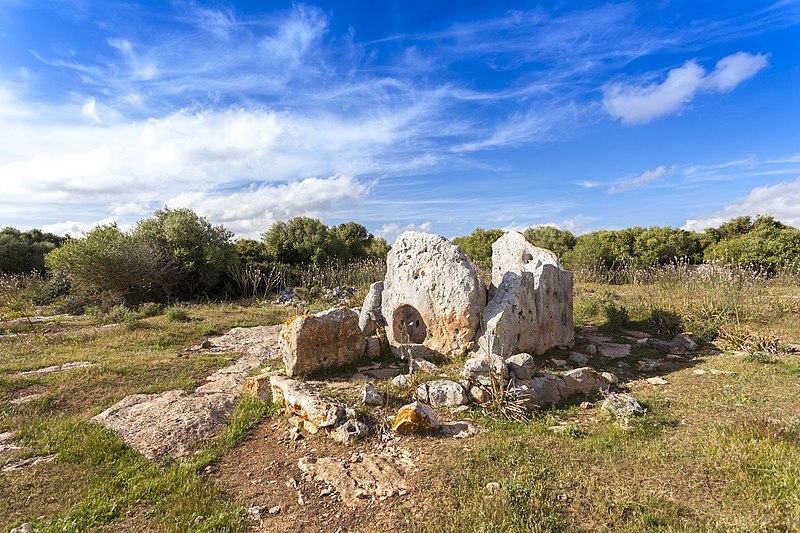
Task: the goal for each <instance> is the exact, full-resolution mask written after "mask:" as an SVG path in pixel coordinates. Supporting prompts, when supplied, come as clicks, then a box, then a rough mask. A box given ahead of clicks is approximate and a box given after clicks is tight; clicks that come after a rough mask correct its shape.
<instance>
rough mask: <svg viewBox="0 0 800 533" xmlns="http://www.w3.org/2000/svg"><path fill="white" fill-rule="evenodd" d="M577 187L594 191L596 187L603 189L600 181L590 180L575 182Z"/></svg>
mask: <svg viewBox="0 0 800 533" xmlns="http://www.w3.org/2000/svg"><path fill="white" fill-rule="evenodd" d="M574 184H575V185H579V186H580V187H583V188H585V189H593V188H595V187H602V186H603V184H602V183H600V182H599V181H590V180H579V181H576V182H574Z"/></svg>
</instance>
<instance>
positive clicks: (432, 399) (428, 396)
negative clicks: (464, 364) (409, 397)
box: [417, 379, 469, 407]
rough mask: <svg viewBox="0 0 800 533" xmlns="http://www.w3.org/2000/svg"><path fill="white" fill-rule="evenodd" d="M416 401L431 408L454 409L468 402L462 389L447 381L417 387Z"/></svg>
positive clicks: (442, 380)
mask: <svg viewBox="0 0 800 533" xmlns="http://www.w3.org/2000/svg"><path fill="white" fill-rule="evenodd" d="M417 399H418V400H420V401H423V402H427V403H429V404H430V405H431V406H432V407H454V406H457V405H464V404H466V403H467V402H468V401H469V398H468V397H467V391H465V390H464V387H462V386H461V385H460V384H459V383H456V382H455V381H450V380H448V379H437V380H434V381H428V382H427V383H423V384H422V385H420V386H419V387H417Z"/></svg>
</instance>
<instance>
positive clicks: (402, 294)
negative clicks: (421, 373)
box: [381, 231, 486, 356]
mask: <svg viewBox="0 0 800 533" xmlns="http://www.w3.org/2000/svg"><path fill="white" fill-rule="evenodd" d="M386 268H387V272H386V279H385V280H384V286H383V294H382V303H381V311H382V314H383V317H384V319H385V320H386V336H387V338H388V340H389V343H390V344H391V345H393V346H400V345H403V344H412V345H413V344H424V345H425V346H426V347H427V348H429V349H431V350H433V351H434V352H436V353H439V354H443V355H447V356H449V355H456V354H460V353H463V352H465V351H467V350H470V349H472V348H473V341H474V340H475V332H476V329H477V327H478V324H479V323H480V317H481V312H482V311H483V308H484V306H485V305H486V287H485V285H484V284H483V281H481V279H480V277H479V276H478V274H477V272H475V269H474V268H473V267H472V265H471V264H470V262H469V260H467V257H466V255H465V254H464V251H463V250H462V249H461V248H460V247H458V246H456V245H455V244H453V243H452V242H450V241H448V240H447V239H445V238H444V237H441V236H439V235H434V234H431V233H421V232H416V231H407V232H405V233H402V234H400V236H399V237H398V238H397V240H396V241H395V243H394V246H392V249H391V250H390V251H389V254H388V257H387V259H386Z"/></svg>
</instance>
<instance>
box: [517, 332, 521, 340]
mask: <svg viewBox="0 0 800 533" xmlns="http://www.w3.org/2000/svg"><path fill="white" fill-rule="evenodd" d="M521 340H522V335H520V334H519V333H517V342H519V341H521Z"/></svg>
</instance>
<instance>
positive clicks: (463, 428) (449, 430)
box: [439, 420, 486, 439]
mask: <svg viewBox="0 0 800 533" xmlns="http://www.w3.org/2000/svg"><path fill="white" fill-rule="evenodd" d="M484 431H486V430H484V429H483V428H481V427H479V426H476V425H475V424H473V423H472V422H468V421H466V420H461V421H459V422H442V425H441V427H440V428H439V435H441V436H443V437H452V438H454V439H468V438H470V437H474V436H476V435H480V434H481V433H483V432H484Z"/></svg>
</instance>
